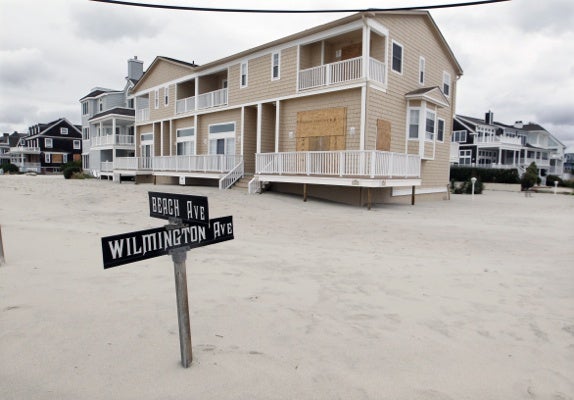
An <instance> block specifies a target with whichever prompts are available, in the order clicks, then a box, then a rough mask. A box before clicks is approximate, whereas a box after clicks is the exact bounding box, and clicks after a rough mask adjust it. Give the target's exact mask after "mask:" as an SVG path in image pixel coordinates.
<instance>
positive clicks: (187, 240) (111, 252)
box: [102, 193, 233, 269]
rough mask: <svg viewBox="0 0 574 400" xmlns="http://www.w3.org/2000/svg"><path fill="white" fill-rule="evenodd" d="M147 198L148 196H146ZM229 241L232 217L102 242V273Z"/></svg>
mask: <svg viewBox="0 0 574 400" xmlns="http://www.w3.org/2000/svg"><path fill="white" fill-rule="evenodd" d="M150 194H151V193H150ZM232 239H233V217H232V216H227V217H221V218H214V219H212V220H210V221H209V225H200V224H181V225H176V226H169V225H168V226H164V227H161V228H154V229H146V230H142V231H136V232H129V233H122V234H119V235H113V236H107V237H103V238H102V254H103V259H104V269H107V268H112V267H117V266H119V265H123V264H129V263H132V262H136V261H142V260H147V259H148V258H153V257H159V256H163V255H166V254H169V252H170V250H175V249H178V248H183V249H185V250H189V249H193V248H196V247H202V246H207V245H210V244H214V243H219V242H224V241H227V240H232Z"/></svg>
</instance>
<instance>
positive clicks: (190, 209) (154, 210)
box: [149, 192, 209, 225]
mask: <svg viewBox="0 0 574 400" xmlns="http://www.w3.org/2000/svg"><path fill="white" fill-rule="evenodd" d="M149 215H150V217H154V218H161V219H170V218H175V219H179V220H182V221H183V222H188V223H198V224H204V225H207V224H208V223H209V210H208V206H207V197H204V196H192V195H185V194H174V193H159V192H149Z"/></svg>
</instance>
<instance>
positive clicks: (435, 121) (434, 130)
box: [424, 108, 437, 142]
mask: <svg viewBox="0 0 574 400" xmlns="http://www.w3.org/2000/svg"><path fill="white" fill-rule="evenodd" d="M428 113H431V114H433V115H434V118H433V120H434V126H433V132H432V137H431V138H430V139H429V138H427V114H428ZM436 125H437V115H436V111H435V110H430V109H428V108H427V109H426V110H425V130H424V134H425V142H432V141H434V140H435V138H436Z"/></svg>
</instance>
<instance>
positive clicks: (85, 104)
mask: <svg viewBox="0 0 574 400" xmlns="http://www.w3.org/2000/svg"><path fill="white" fill-rule="evenodd" d="M88 113H89V106H88V102H87V101H84V102H83V103H82V115H86V114H88Z"/></svg>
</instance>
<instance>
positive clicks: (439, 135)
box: [436, 118, 444, 142]
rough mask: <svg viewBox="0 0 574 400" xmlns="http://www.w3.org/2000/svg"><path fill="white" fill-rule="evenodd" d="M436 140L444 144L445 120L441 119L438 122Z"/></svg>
mask: <svg viewBox="0 0 574 400" xmlns="http://www.w3.org/2000/svg"><path fill="white" fill-rule="evenodd" d="M436 140H438V141H439V142H444V119H441V118H439V119H438V121H437V130H436Z"/></svg>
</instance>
